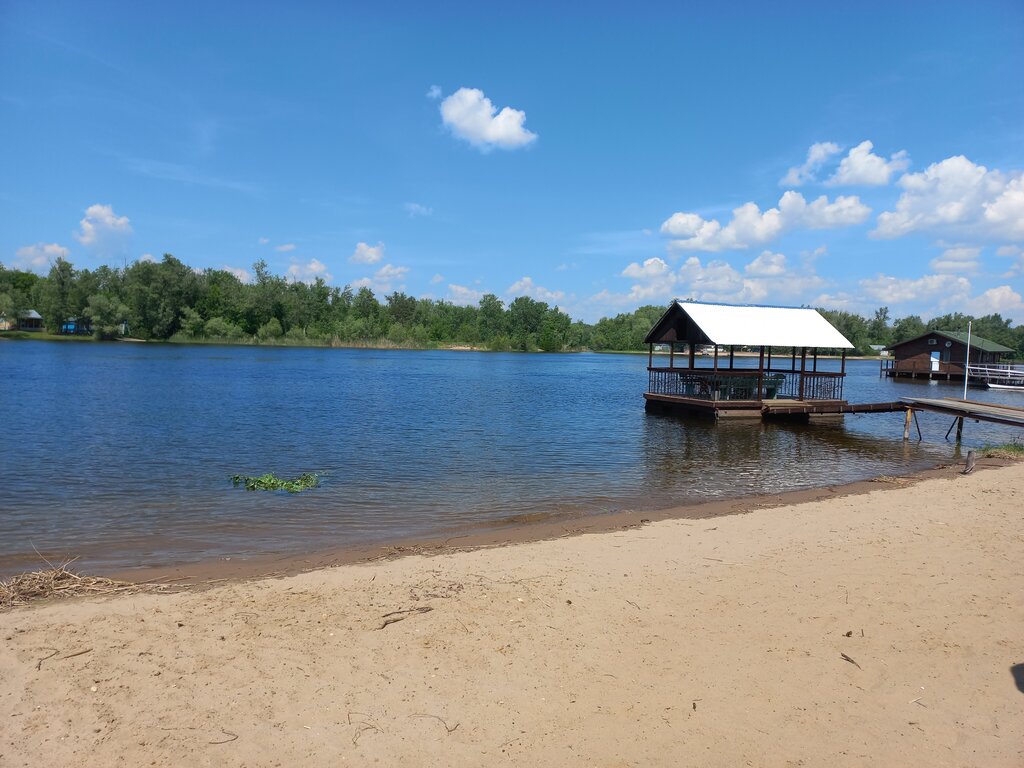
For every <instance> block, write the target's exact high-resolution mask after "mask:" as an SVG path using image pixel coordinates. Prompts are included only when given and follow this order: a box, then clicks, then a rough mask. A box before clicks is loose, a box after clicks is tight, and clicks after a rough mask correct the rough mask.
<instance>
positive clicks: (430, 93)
mask: <svg viewBox="0 0 1024 768" xmlns="http://www.w3.org/2000/svg"><path fill="white" fill-rule="evenodd" d="M427 98H428V99H440V98H441V86H439V85H432V86H430V87H429V88H428V89H427Z"/></svg>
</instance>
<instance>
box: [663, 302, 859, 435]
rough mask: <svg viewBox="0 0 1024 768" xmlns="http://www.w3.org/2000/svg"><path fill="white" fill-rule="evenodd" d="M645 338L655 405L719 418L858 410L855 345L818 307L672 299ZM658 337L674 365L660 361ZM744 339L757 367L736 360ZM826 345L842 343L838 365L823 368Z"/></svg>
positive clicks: (803, 415) (829, 347)
mask: <svg viewBox="0 0 1024 768" xmlns="http://www.w3.org/2000/svg"><path fill="white" fill-rule="evenodd" d="M644 343H646V344H647V345H648V350H649V351H648V359H647V371H648V386H647V392H645V393H644V398H645V400H646V407H647V410H648V411H670V412H683V413H695V414H701V415H707V416H713V417H716V418H718V417H728V416H747V417H761V416H790V417H792V416H796V417H801V418H807V417H809V416H810V415H812V414H841V413H846V412H850V411H851V407H850V406H848V405H847V403H846V401H845V400H844V399H843V380H844V378H845V377H846V351H847V350H849V349H853V345H852V344H851V343H850V342H849V341H848V340H847V339H846V338H845V337H844V336H843V335H842V334H841V333H840V332H839V331H837V330H836V329H835V328H834V327H833V326H832V325H831V323H829V322H828V320H826V319H825V318H824V317H822V316H821V315H820V314H818V312H817V311H815V310H813V309H807V308H794V307H760V306H735V305H729V304H708V303H703V302H695V301H673V302H672V303H671V304H670V305H669V307H668V310H667V311H666V312H665V314H664V315H662V317H661V319H660V320H659V321H658V322H657V324H656V325H655V326H654V327H653V328H652V329H651V331H650V333H648V334H647V338H645V339H644ZM655 345H661V346H662V347H663V348H664V346H667V347H668V365H664V364H660V365H655V358H654V347H655ZM738 347H742V348H744V349H745V350H749V351H750V352H754V351H756V353H757V366H756V367H754V366H753V365H752V364H751V363H750V362H747V361H746V360H744V361H743V364H741V365H737V359H736V358H737V354H736V352H737V348H738ZM820 350H830V351H832V350H840V351H841V357H840V360H839V365H838V370H825V367H826V366H825V365H824V363H822V367H821V369H819V351H820ZM748 359H749V358H748ZM830 363H831V365H830V366H829V367H832V368H834V367H835V363H834V361H830ZM858 410H860V409H858Z"/></svg>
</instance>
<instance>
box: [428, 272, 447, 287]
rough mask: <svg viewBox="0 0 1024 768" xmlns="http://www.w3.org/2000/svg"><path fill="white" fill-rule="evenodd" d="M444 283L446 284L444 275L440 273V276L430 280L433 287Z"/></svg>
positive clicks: (437, 275)
mask: <svg viewBox="0 0 1024 768" xmlns="http://www.w3.org/2000/svg"><path fill="white" fill-rule="evenodd" d="M443 282H444V275H442V274H440V273H438V274H436V275H434V276H433V277H432V278H430V284H431V285H437V284H438V283H443Z"/></svg>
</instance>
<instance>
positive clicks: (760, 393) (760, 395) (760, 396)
mask: <svg viewBox="0 0 1024 768" xmlns="http://www.w3.org/2000/svg"><path fill="white" fill-rule="evenodd" d="M755 399H756V400H764V347H761V353H760V354H759V355H758V356H757V397H756V398H755Z"/></svg>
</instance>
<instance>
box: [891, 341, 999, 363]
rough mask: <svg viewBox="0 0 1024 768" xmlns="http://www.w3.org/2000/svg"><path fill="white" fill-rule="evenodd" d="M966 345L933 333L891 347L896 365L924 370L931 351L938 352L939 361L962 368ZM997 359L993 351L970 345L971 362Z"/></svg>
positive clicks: (989, 361)
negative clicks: (983, 350)
mask: <svg viewBox="0 0 1024 768" xmlns="http://www.w3.org/2000/svg"><path fill="white" fill-rule="evenodd" d="M929 341H932V342H933V343H929ZM946 344H949V346H948V347H947V346H946ZM966 347H967V345H966V344H963V343H961V342H959V341H953V340H952V339H947V338H945V337H944V336H939V335H937V334H935V335H929V336H925V337H924V338H921V339H915V340H913V341H908V342H905V343H903V344H899V345H897V346H895V347H893V350H892V355H893V358H894V359H895V360H896V365H897V367H901V366H900V364H901V363H904V364H905V365H906V366H910V367H920V368H921V369H922V370H924V369H926V368H927V367H928V366H929V365H931V358H932V353H933V352H938V353H939V360H940V362H941V363H943V364H950V365H955V366H957V367H959V368H960V369H961V370H963V364H964V353H965V352H966ZM998 359H999V355H998V354H996V353H994V352H982V351H981V350H980V349H979V348H978V347H974V346H972V347H971V363H972V364H982V363H994V362H996V361H997V360H998Z"/></svg>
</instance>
